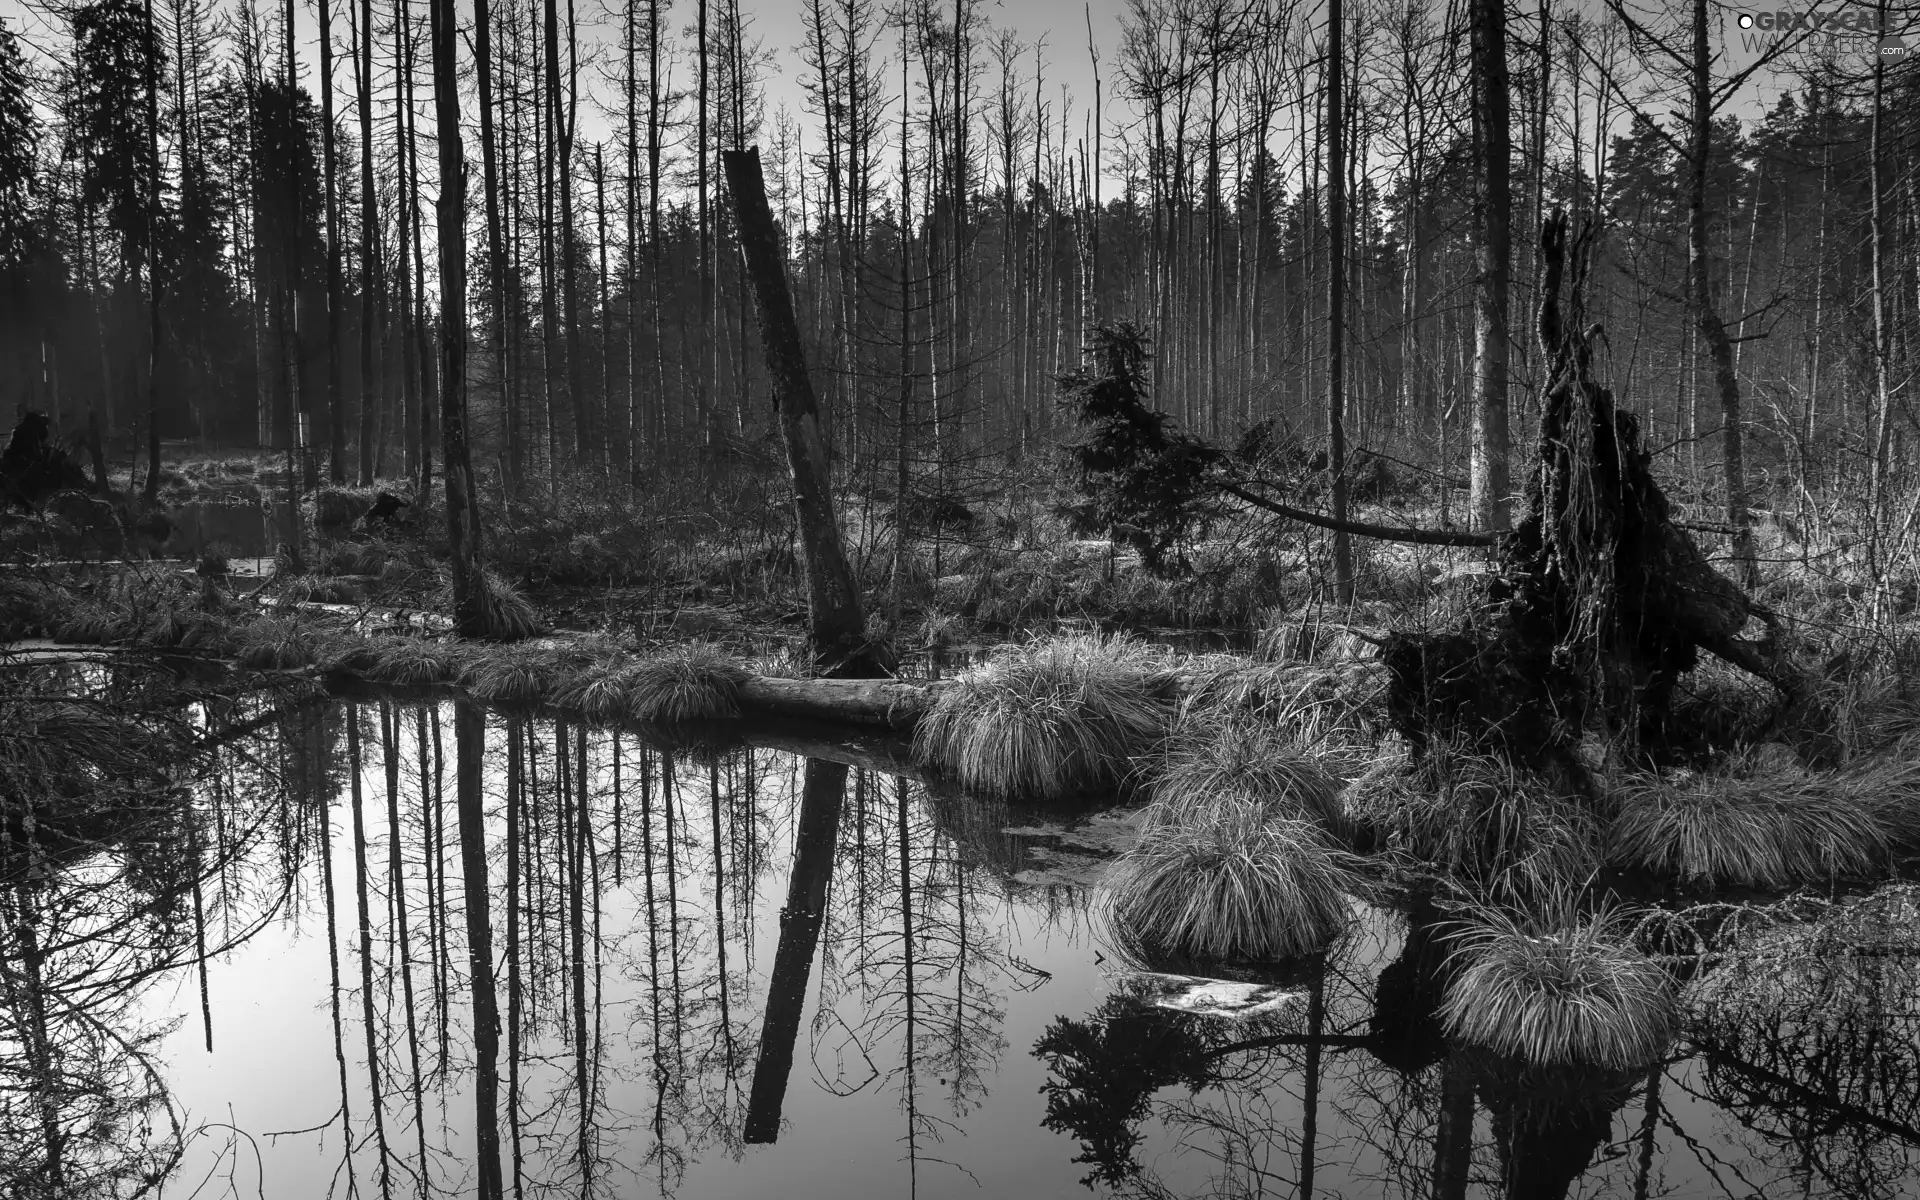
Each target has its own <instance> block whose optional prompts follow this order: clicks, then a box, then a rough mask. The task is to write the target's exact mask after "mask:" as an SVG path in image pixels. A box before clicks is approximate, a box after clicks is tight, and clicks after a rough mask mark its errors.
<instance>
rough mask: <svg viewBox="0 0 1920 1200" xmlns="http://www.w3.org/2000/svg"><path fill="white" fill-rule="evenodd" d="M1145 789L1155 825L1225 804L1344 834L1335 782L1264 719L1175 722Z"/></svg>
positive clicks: (1291, 739) (1287, 735) (1180, 821)
mask: <svg viewBox="0 0 1920 1200" xmlns="http://www.w3.org/2000/svg"><path fill="white" fill-rule="evenodd" d="M1147 786H1148V794H1149V795H1150V796H1151V797H1152V799H1153V807H1152V809H1150V810H1149V811H1150V814H1151V817H1150V819H1151V820H1153V821H1154V822H1155V824H1156V826H1158V825H1168V826H1178V825H1181V824H1183V823H1185V822H1186V820H1187V819H1188V818H1189V817H1190V816H1192V815H1194V814H1200V813H1204V812H1206V810H1208V809H1209V808H1210V807H1211V806H1213V805H1215V804H1218V803H1219V802H1220V801H1222V800H1228V799H1231V800H1239V801H1244V802H1245V803H1247V804H1250V805H1253V806H1255V807H1256V808H1258V809H1259V810H1260V811H1262V812H1264V813H1266V814H1267V815H1269V816H1272V817H1287V818H1292V819H1295V820H1305V821H1313V822H1316V823H1318V824H1319V825H1320V826H1322V827H1323V828H1325V829H1326V830H1328V831H1329V832H1330V833H1332V834H1333V835H1334V836H1335V837H1336V838H1341V839H1344V838H1345V837H1346V836H1347V831H1348V829H1347V813H1346V808H1345V806H1344V805H1343V804H1342V802H1341V799H1340V787H1341V785H1340V782H1339V780H1337V779H1335V778H1334V777H1333V776H1332V775H1331V774H1330V773H1328V771H1327V770H1326V768H1325V767H1323V766H1322V765H1321V763H1320V760H1319V758H1318V757H1316V756H1315V755H1313V754H1310V753H1308V752H1307V751H1305V750H1304V749H1302V748H1301V746H1300V744H1299V742H1298V741H1297V740H1296V739H1295V738H1294V737H1293V736H1292V735H1291V734H1290V733H1289V732H1288V731H1286V730H1283V729H1281V728H1280V727H1279V726H1277V725H1275V724H1273V723H1271V722H1269V721H1263V720H1259V719H1256V718H1247V717H1236V716H1228V717H1225V718H1213V719H1196V720H1189V721H1186V722H1183V723H1182V725H1181V726H1180V728H1178V729H1176V730H1175V733H1174V737H1173V738H1172V739H1171V740H1170V748H1169V750H1168V751H1167V754H1166V757H1165V758H1164V759H1163V760H1162V761H1161V763H1160V765H1159V767H1158V768H1157V769H1156V770H1155V771H1154V773H1153V775H1152V777H1151V779H1150V780H1149V781H1148V785H1147Z"/></svg>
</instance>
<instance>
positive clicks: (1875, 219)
mask: <svg viewBox="0 0 1920 1200" xmlns="http://www.w3.org/2000/svg"><path fill="white" fill-rule="evenodd" d="M1878 15H1879V28H1881V29H1886V28H1887V27H1888V26H1887V4H1886V0H1880V3H1879V5H1878ZM1886 90H1887V68H1886V59H1885V57H1884V56H1883V55H1880V54H1875V55H1874V56H1873V118H1872V131H1871V134H1870V136H1869V138H1868V149H1867V177H1868V179H1869V181H1870V183H1869V185H1868V195H1869V198H1870V199H1869V206H1868V230H1869V233H1868V237H1869V238H1870V239H1871V241H1872V246H1871V247H1870V248H1869V255H1870V257H1871V260H1872V269H1873V384H1874V430H1873V491H1872V502H1873V512H1872V514H1871V516H1870V518H1869V523H1870V527H1871V528H1872V530H1873V533H1872V535H1871V543H1872V544H1873V546H1874V548H1875V550H1876V554H1875V557H1876V559H1877V558H1879V557H1880V555H1879V554H1878V553H1877V552H1878V551H1879V550H1880V546H1879V540H1880V521H1881V519H1882V518H1883V517H1884V516H1885V515H1886V501H1887V473H1888V467H1889V463H1888V461H1887V449H1888V447H1889V446H1890V445H1891V444H1892V437H1893V397H1892V394H1891V391H1890V389H1889V386H1888V379H1887V366H1888V363H1887V359H1888V357H1889V351H1890V350H1891V349H1892V347H1891V344H1890V340H1889V339H1890V330H1889V328H1888V322H1887V288H1886V257H1887V217H1886V196H1885V189H1884V188H1883V186H1882V184H1881V168H1880V158H1881V148H1882V147H1883V146H1884V145H1885V142H1886V133H1885V130H1884V128H1883V127H1884V126H1885V124H1886ZM1911 169H1913V168H1911V167H1910V168H1909V170H1911ZM1873 566H1874V569H1875V570H1876V571H1877V572H1881V573H1882V575H1883V579H1884V573H1885V571H1886V569H1887V568H1886V565H1885V564H1884V563H1882V562H1878V561H1876V562H1875V563H1874V564H1873Z"/></svg>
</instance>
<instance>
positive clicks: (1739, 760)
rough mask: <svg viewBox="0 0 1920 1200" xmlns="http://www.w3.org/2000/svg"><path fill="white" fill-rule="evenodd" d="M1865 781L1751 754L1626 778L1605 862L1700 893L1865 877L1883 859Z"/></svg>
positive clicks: (1617, 795) (1882, 840)
mask: <svg viewBox="0 0 1920 1200" xmlns="http://www.w3.org/2000/svg"><path fill="white" fill-rule="evenodd" d="M1870 779H1871V776H1869V775H1864V774H1863V775H1857V776H1854V777H1851V778H1849V777H1847V776H1841V775H1835V774H1826V773H1819V772H1813V771H1809V770H1807V769H1805V768H1803V767H1801V766H1799V765H1798V764H1790V763H1783V762H1781V761H1779V760H1778V759H1765V760H1762V759H1760V758H1758V757H1756V756H1754V755H1751V754H1749V755H1742V756H1739V757H1736V758H1734V759H1732V760H1730V761H1729V762H1728V763H1726V764H1725V765H1724V766H1722V767H1720V768H1718V769H1716V770H1713V771H1706V772H1700V773H1693V772H1686V771H1676V772H1673V773H1671V774H1669V775H1667V776H1664V777H1663V776H1658V775H1631V776H1627V777H1625V778H1624V779H1622V780H1620V781H1619V783H1618V785H1617V786H1616V788H1615V790H1614V792H1613V795H1612V802H1613V808H1614V814H1613V822H1612V828H1611V830H1610V836H1609V856H1610V858H1611V859H1612V861H1613V862H1614V863H1616V864H1618V865H1620V866H1625V867H1638V868H1642V869H1644V870H1648V871H1652V872H1654V873H1655V874H1659V875H1667V876H1676V877H1678V878H1679V879H1681V880H1683V881H1685V882H1688V883H1698V884H1702V885H1705V886H1709V887H1715V886H1722V887H1724V886H1744V887H1759V888H1783V887H1791V886H1793V885H1795V884H1798V883H1809V882H1817V881H1820V880H1826V879H1832V878H1835V877H1836V876H1841V875H1863V874H1867V873H1869V872H1872V871H1874V870H1875V869H1876V868H1877V867H1879V866H1880V865H1881V864H1882V863H1884V862H1885V860H1886V854H1887V838H1886V835H1885V834H1884V833H1883V832H1882V829H1881V823H1880V818H1879V816H1878V814H1876V812H1875V808H1874V805H1873V804H1872V803H1869V802H1868V801H1867V800H1866V799H1865V798H1864V796H1863V794H1862V793H1861V791H1860V790H1859V786H1858V785H1859V784H1860V783H1861V782H1865V781H1868V780H1870Z"/></svg>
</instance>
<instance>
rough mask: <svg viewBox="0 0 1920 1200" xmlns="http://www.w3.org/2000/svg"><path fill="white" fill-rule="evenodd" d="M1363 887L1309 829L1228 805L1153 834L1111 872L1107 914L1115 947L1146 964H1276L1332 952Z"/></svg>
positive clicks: (1347, 862)
mask: <svg viewBox="0 0 1920 1200" xmlns="http://www.w3.org/2000/svg"><path fill="white" fill-rule="evenodd" d="M1365 887H1366V879H1365V877H1364V876H1363V875H1362V874H1361V873H1360V871H1359V869H1358V866H1357V864H1356V863H1355V861H1354V860H1352V859H1350V858H1349V857H1348V856H1347V855H1346V854H1344V853H1343V852H1342V851H1341V850H1340V849H1339V848H1337V847H1336V846H1335V845H1334V844H1333V842H1332V839H1331V838H1330V837H1329V836H1328V834H1327V831H1326V830H1325V829H1324V828H1323V827H1321V826H1320V825H1319V824H1317V823H1316V822H1313V821H1308V820H1301V819H1297V818H1292V817H1281V816H1274V815H1272V814H1271V812H1270V811H1269V808H1268V806H1267V805H1265V804H1261V803H1258V802H1254V801H1250V800H1247V799H1244V798H1228V799H1220V800H1216V801H1215V802H1214V803H1212V804H1211V805H1208V806H1206V807H1205V808H1202V809H1195V810H1191V811H1188V812H1187V813H1186V814H1185V815H1184V819H1182V820H1181V821H1178V822H1172V821H1168V822H1164V823H1161V824H1158V825H1157V826H1155V827H1154V828H1153V829H1152V830H1151V832H1150V834H1149V836H1147V837H1145V838H1143V839H1142V841H1141V843H1140V845H1139V846H1137V847H1136V848H1135V849H1134V850H1132V851H1130V852H1129V853H1128V854H1127V855H1126V856H1125V857H1123V858H1122V859H1121V860H1120V861H1119V863H1118V864H1116V865H1115V867H1114V869H1113V872H1112V874H1111V876H1110V877H1109V891H1108V899H1107V902H1106V907H1105V913H1106V921H1107V924H1108V925H1109V927H1110V930H1111V932H1112V933H1113V935H1114V939H1115V942H1116V945H1118V946H1119V947H1120V948H1121V949H1122V950H1123V951H1124V952H1126V953H1127V954H1129V955H1130V956H1132V957H1135V958H1137V959H1139V960H1141V961H1143V962H1146V963H1154V962H1160V961H1166V960H1169V959H1171V960H1175V961H1178V960H1183V959H1191V960H1200V961H1208V962H1212V961H1218V962H1257V963H1275V962H1283V961H1286V960H1289V959H1295V958H1299V957H1302V956H1304V955H1310V954H1317V953H1319V952H1320V951H1322V950H1324V949H1326V948H1327V947H1328V946H1329V945H1331V944H1332V943H1333V942H1334V940H1335V939H1337V938H1338V937H1339V936H1340V935H1341V934H1342V933H1343V932H1344V931H1345V930H1346V928H1347V925H1348V922H1349V920H1350V917H1351V909H1350V907H1349V904H1348V900H1347V897H1348V895H1350V894H1353V893H1356V892H1361V891H1363V890H1364V889H1365Z"/></svg>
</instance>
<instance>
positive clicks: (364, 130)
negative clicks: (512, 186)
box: [355, 0, 484, 487]
mask: <svg viewBox="0 0 1920 1200" xmlns="http://www.w3.org/2000/svg"><path fill="white" fill-rule="evenodd" d="M482 2H484V0H482ZM359 35H360V39H359V45H358V46H357V50H358V52H359V53H358V57H357V60H356V69H357V71H358V73H359V79H358V80H357V81H356V82H357V83H358V85H359V87H358V91H359V98H360V428H359V435H360V436H359V439H358V440H359V453H358V455H357V456H356V458H357V460H358V461H357V462H356V464H355V465H356V467H357V470H358V475H357V478H358V480H359V483H360V486H361V487H371V486H373V457H374V451H373V414H374V410H375V408H376V407H377V400H376V397H377V396H378V390H379V385H378V382H377V377H376V373H375V371H374V358H373V340H374V324H375V316H374V312H375V309H374V304H375V293H376V292H377V291H378V290H379V289H378V284H377V281H376V280H377V274H378V269H377V268H376V266H375V263H376V262H377V259H376V256H375V254H374V239H375V237H376V236H377V235H378V233H379V228H380V211H379V209H378V207H376V204H377V202H376V200H375V198H374V190H373V0H360V29H359Z"/></svg>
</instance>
